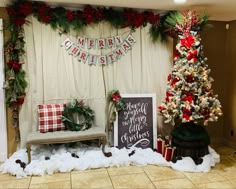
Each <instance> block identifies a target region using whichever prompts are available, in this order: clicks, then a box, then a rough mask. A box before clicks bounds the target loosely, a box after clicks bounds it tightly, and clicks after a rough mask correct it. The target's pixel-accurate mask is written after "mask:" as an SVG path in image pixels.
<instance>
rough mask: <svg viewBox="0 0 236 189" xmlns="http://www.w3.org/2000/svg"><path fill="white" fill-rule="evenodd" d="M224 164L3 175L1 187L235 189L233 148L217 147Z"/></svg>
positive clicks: (152, 166)
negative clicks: (197, 168)
mask: <svg viewBox="0 0 236 189" xmlns="http://www.w3.org/2000/svg"><path fill="white" fill-rule="evenodd" d="M214 149H215V150H216V151H217V152H218V153H219V154H220V155H221V162H220V163H219V164H217V165H216V166H215V167H214V168H212V169H211V171H210V172H208V173H188V172H180V171H175V170H173V169H171V168H169V167H160V166H154V165H147V166H129V167H119V168H101V169H94V170H86V171H72V172H70V173H57V174H53V175H45V176H32V177H27V178H23V179H16V178H15V177H14V176H11V175H8V174H0V188H6V189H8V188H9V189H10V188H29V189H31V188H32V189H33V188H43V189H46V188H55V189H60V188H65V189H68V188H71V189H73V188H74V189H75V188H85V189H86V188H103V189H116V188H124V189H126V188H135V189H136V188H137V189H138V188H143V189H146V188H181V189H185V188H217V189H218V188H219V189H225V188H235V189H236V154H235V153H234V151H235V150H234V149H232V148H229V147H215V148H214Z"/></svg>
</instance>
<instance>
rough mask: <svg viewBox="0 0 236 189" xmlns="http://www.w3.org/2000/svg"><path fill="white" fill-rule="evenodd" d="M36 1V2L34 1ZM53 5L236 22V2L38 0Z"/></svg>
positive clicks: (2, 2) (2, 0)
mask: <svg viewBox="0 0 236 189" xmlns="http://www.w3.org/2000/svg"><path fill="white" fill-rule="evenodd" d="M33 1H34V0H33ZM38 1H44V2H48V3H49V4H51V5H61V6H65V7H81V6H83V5H87V4H90V5H100V6H106V7H108V6H112V7H129V8H138V9H150V10H153V11H154V10H158V11H166V10H186V9H191V10H192V9H193V10H196V11H197V12H199V13H206V14H207V15H209V19H210V20H218V21H231V20H236V0H187V2H186V3H185V4H181V5H180V4H175V3H173V0H38ZM9 2H11V1H10V0H0V7H4V6H6V5H7V4H8V3H9Z"/></svg>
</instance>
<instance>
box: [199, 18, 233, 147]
mask: <svg viewBox="0 0 236 189" xmlns="http://www.w3.org/2000/svg"><path fill="white" fill-rule="evenodd" d="M209 23H210V24H211V25H212V26H211V27H210V28H208V29H205V30H204V31H203V32H201V38H202V41H201V43H202V45H203V51H204V54H205V56H206V57H207V58H208V60H207V62H206V63H207V64H208V65H209V68H210V69H211V72H210V76H211V77H212V78H213V79H214V82H213V83H212V89H213V90H214V94H218V95H219V97H218V98H219V100H220V102H221V104H222V110H223V116H221V117H220V118H219V121H218V122H213V123H209V125H208V127H207V130H208V132H209V135H210V137H211V141H212V143H222V142H223V140H222V139H223V130H224V128H225V119H226V115H227V111H228V109H227V107H228V102H227V99H226V98H225V97H226V95H227V93H226V88H227V86H228V85H229V83H228V82H227V80H226V79H225V77H226V75H227V69H226V66H225V65H226V64H229V63H228V62H227V61H226V55H225V46H226V28H225V22H221V21H211V22H209Z"/></svg>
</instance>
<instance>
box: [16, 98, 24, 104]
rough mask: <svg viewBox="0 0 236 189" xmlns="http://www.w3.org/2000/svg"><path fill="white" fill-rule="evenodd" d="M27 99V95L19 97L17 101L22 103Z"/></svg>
mask: <svg viewBox="0 0 236 189" xmlns="http://www.w3.org/2000/svg"><path fill="white" fill-rule="evenodd" d="M24 101H25V97H20V98H17V103H18V104H20V105H22V104H23V103H24Z"/></svg>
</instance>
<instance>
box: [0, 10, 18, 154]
mask: <svg viewBox="0 0 236 189" xmlns="http://www.w3.org/2000/svg"><path fill="white" fill-rule="evenodd" d="M0 18H2V19H3V26H6V23H7V19H8V15H7V11H6V8H3V7H0ZM8 38H9V32H8V31H6V30H5V31H4V41H6V40H7V39H8ZM15 136H16V135H15V129H14V128H13V127H12V121H11V111H10V109H8V110H7V140H8V141H7V145H8V157H9V156H10V155H11V154H12V153H14V152H15V151H16V148H17V143H16V142H15Z"/></svg>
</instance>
